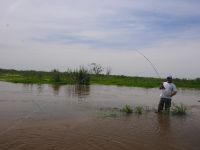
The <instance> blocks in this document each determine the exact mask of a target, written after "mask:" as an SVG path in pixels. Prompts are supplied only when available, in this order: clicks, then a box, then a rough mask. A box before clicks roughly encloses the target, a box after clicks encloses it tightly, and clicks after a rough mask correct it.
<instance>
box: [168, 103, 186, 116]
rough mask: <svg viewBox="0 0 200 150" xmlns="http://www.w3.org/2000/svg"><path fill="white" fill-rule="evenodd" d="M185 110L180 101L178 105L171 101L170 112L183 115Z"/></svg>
mask: <svg viewBox="0 0 200 150" xmlns="http://www.w3.org/2000/svg"><path fill="white" fill-rule="evenodd" d="M186 110H187V108H186V106H185V105H183V104H182V103H180V104H179V105H178V104H175V103H173V106H172V111H171V112H172V114H173V115H185V114H186Z"/></svg>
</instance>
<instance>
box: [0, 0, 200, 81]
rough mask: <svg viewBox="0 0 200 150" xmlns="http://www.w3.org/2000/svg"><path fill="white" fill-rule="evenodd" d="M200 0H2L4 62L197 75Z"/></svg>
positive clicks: (1, 57) (23, 65) (0, 47)
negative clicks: (93, 64) (91, 66)
mask: <svg viewBox="0 0 200 150" xmlns="http://www.w3.org/2000/svg"><path fill="white" fill-rule="evenodd" d="M199 8H200V1H199V0H167V1H163V0H0V68H12V69H23V70H30V69H34V70H52V69H54V68H57V69H59V70H60V71H65V70H67V68H78V67H79V66H80V65H85V66H87V65H88V64H90V63H93V62H95V63H97V64H101V65H102V66H104V67H105V68H106V67H110V68H112V74H123V75H131V76H153V77H157V75H156V73H155V72H154V70H153V68H152V67H151V65H150V64H149V63H148V61H147V60H145V59H144V57H143V56H142V55H140V54H139V53H138V52H137V51H136V50H138V51H140V52H141V53H143V54H144V55H145V56H146V57H147V58H148V59H149V60H150V61H151V62H152V63H153V64H154V66H155V67H156V68H157V70H158V71H159V73H160V75H161V76H162V77H165V76H166V75H169V74H171V75H173V76H174V77H180V78H196V77H200V67H199V64H200V9H199Z"/></svg>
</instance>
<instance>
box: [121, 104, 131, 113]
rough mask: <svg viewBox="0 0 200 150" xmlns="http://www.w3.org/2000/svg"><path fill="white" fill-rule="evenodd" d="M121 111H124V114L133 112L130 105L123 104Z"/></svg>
mask: <svg viewBox="0 0 200 150" xmlns="http://www.w3.org/2000/svg"><path fill="white" fill-rule="evenodd" d="M121 111H122V112H124V113H126V114H131V113H133V109H132V108H131V106H130V105H125V106H123V108H122V109H121Z"/></svg>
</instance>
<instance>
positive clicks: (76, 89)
mask: <svg viewBox="0 0 200 150" xmlns="http://www.w3.org/2000/svg"><path fill="white" fill-rule="evenodd" d="M66 91H67V94H68V96H71V97H78V98H79V99H85V98H86V97H87V96H88V95H90V86H89V85H69V86H67V87H66Z"/></svg>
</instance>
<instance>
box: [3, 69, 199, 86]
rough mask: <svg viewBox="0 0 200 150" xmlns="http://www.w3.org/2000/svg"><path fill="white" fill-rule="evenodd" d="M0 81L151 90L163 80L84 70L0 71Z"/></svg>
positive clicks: (183, 82) (178, 81)
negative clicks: (110, 86)
mask: <svg viewBox="0 0 200 150" xmlns="http://www.w3.org/2000/svg"><path fill="white" fill-rule="evenodd" d="M0 80H1V81H8V82H14V83H31V84H33V83H36V84H44V83H45V84H55V83H56V84H98V85H117V86H129V87H143V88H153V87H159V86H160V83H161V82H163V81H164V79H159V78H151V77H130V76H123V75H122V76H120V75H103V74H98V75H95V74H89V71H87V69H85V68H83V67H82V68H81V67H80V68H79V70H73V71H72V70H67V71H66V72H59V71H58V70H53V71H51V72H45V71H34V70H29V71H18V70H6V69H0ZM173 81H174V83H175V84H176V86H177V87H179V88H195V89H200V79H199V78H197V79H193V80H187V79H174V80H173Z"/></svg>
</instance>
